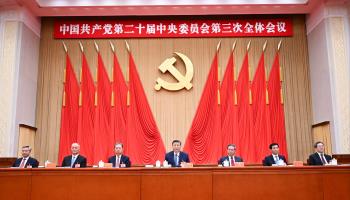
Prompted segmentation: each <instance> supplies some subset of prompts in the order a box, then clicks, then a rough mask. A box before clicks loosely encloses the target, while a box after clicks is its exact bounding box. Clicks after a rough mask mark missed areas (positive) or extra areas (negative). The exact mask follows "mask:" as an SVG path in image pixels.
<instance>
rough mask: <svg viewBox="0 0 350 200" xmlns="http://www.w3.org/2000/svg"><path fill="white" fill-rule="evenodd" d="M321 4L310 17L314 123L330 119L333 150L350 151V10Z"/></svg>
mask: <svg viewBox="0 0 350 200" xmlns="http://www.w3.org/2000/svg"><path fill="white" fill-rule="evenodd" d="M348 10H350V9H348V8H347V7H346V6H344V4H339V5H336V4H332V5H327V4H320V5H319V7H318V8H316V9H315V10H314V11H313V12H312V13H311V14H310V15H309V16H308V18H307V37H308V48H309V63H310V79H311V90H312V92H311V93H312V105H313V106H312V107H313V122H314V124H317V123H320V122H323V121H330V125H331V134H332V135H331V136H332V150H333V153H338V154H346V153H350V62H349V55H350V51H349V46H350V45H349V44H350V42H349V38H350V34H349V27H350V26H349V12H348Z"/></svg>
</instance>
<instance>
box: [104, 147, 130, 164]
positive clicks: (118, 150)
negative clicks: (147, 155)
mask: <svg viewBox="0 0 350 200" xmlns="http://www.w3.org/2000/svg"><path fill="white" fill-rule="evenodd" d="M114 152H115V155H114V156H111V157H110V158H109V159H108V162H109V163H112V165H113V167H116V168H123V167H131V161H130V159H129V157H128V156H126V155H123V144H122V143H117V144H115V146H114Z"/></svg>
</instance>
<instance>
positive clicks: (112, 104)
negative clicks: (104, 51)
mask: <svg viewBox="0 0 350 200" xmlns="http://www.w3.org/2000/svg"><path fill="white" fill-rule="evenodd" d="M109 44H110V46H111V49H112V52H113V56H116V55H115V48H114V45H113V43H112V41H109ZM113 62H115V61H114V58H113ZM114 65H115V64H113V67H112V82H113V86H114V84H115V83H114ZM114 105H115V102H114V87H113V88H112V95H111V106H112V107H114Z"/></svg>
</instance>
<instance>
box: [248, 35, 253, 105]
mask: <svg viewBox="0 0 350 200" xmlns="http://www.w3.org/2000/svg"><path fill="white" fill-rule="evenodd" d="M250 44H251V40H249V42H248V45H247V56H248V52H249V49H250ZM248 75H249V78H248V80H249V104H250V105H251V104H252V103H253V100H252V90H251V86H250V85H251V80H250V79H251V70H250V67H249V63H248Z"/></svg>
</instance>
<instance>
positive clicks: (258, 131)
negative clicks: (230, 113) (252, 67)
mask: <svg viewBox="0 0 350 200" xmlns="http://www.w3.org/2000/svg"><path fill="white" fill-rule="evenodd" d="M264 63H265V62H264V53H262V54H261V57H260V60H259V65H258V67H257V69H256V71H255V76H254V79H253V82H252V100H253V105H252V108H253V132H254V139H255V144H256V146H255V147H256V160H254V162H256V163H261V162H262V160H263V159H264V157H265V156H267V155H268V154H269V153H270V150H269V145H270V144H271V142H272V139H271V124H270V114H269V113H270V111H269V106H268V102H267V98H266V95H267V94H266V93H267V92H266V91H267V88H266V78H265V77H266V74H265V64H264Z"/></svg>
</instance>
